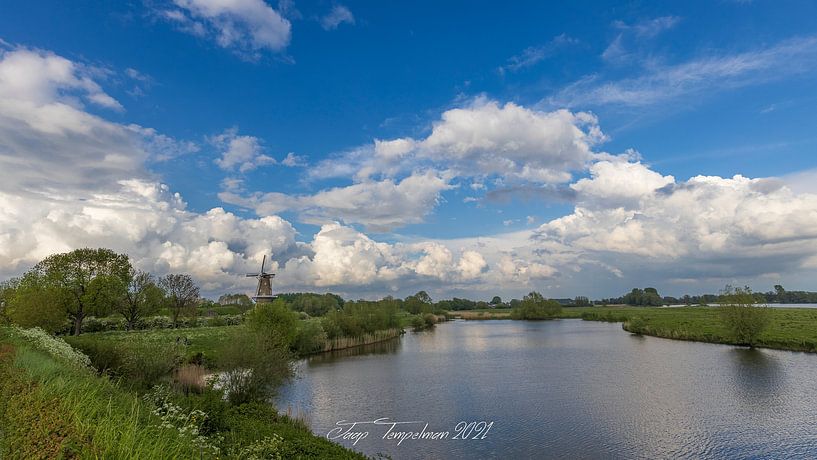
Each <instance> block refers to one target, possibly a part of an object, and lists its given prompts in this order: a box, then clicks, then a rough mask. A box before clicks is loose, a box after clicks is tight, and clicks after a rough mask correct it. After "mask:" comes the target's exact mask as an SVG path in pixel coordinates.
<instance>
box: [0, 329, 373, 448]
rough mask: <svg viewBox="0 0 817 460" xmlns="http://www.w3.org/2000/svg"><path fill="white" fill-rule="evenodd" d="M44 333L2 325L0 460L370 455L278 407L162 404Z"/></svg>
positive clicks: (214, 401) (207, 397)
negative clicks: (35, 337) (34, 336)
mask: <svg viewBox="0 0 817 460" xmlns="http://www.w3.org/2000/svg"><path fill="white" fill-rule="evenodd" d="M208 329H212V328H208ZM134 334H135V333H134ZM43 335H44V337H45V338H42V339H41V340H40V341H39V342H37V341H32V340H31V339H30V338H28V339H27V338H25V337H22V336H20V335H19V333H16V332H12V330H11V329H10V328H0V458H9V459H11V458H25V459H29V458H31V459H40V458H41V459H46V458H117V459H119V458H122V459H129V458H134V459H136V458H139V459H164V458H190V459H193V458H338V459H347V458H348V459H359V458H365V457H363V456H361V455H359V454H357V453H355V452H352V451H350V450H348V449H345V448H343V447H341V446H339V445H337V444H333V443H331V442H329V441H328V440H326V439H324V438H322V437H318V436H315V435H313V434H312V433H311V432H310V431H309V429H308V428H307V427H306V426H305V425H304V424H303V423H301V422H299V421H297V420H292V419H290V418H289V417H287V416H283V415H279V414H278V413H277V412H276V410H275V408H273V407H272V406H270V405H268V404H257V403H255V404H244V405H240V406H232V405H228V404H226V403H225V402H224V401H223V400H222V399H221V398H220V397H219V396H218V395H217V394H214V393H206V392H205V393H200V394H190V395H186V396H184V395H180V394H177V393H174V392H172V391H169V392H166V393H165V395H167V396H165V397H163V398H162V399H161V402H160V403H157V400H156V398H155V397H153V398H151V397H144V396H146V395H145V393H143V392H139V393H137V392H136V391H134V390H133V388H131V387H130V386H123V385H121V384H119V383H117V382H115V381H112V380H111V379H109V378H108V377H107V376H106V375H104V374H103V375H99V374H98V373H97V372H96V370H94V369H91V368H89V367H88V363H87V358H85V357H84V356H83V355H81V354H79V353H76V352H74V351H72V350H71V348H70V347H68V346H67V345H65V343H64V342H63V343H62V345H60V341H59V340H57V339H54V338H51V337H48V336H47V334H43ZM100 335H102V334H100ZM152 339H154V340H155V339H156V337H152ZM206 343H207V340H201V344H202V345H203V347H202V348H201V349H205V348H206V346H210V345H204V344H206ZM83 360H85V361H83ZM154 392H155V390H154V391H152V392H150V393H147V396H150V395H152V394H153V393H154ZM253 454H255V455H260V457H252V455H253Z"/></svg>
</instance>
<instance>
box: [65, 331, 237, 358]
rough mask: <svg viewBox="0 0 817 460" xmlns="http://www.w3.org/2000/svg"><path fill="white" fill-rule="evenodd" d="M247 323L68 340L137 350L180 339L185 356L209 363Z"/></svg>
mask: <svg viewBox="0 0 817 460" xmlns="http://www.w3.org/2000/svg"><path fill="white" fill-rule="evenodd" d="M244 328H245V326H244V325H240V326H216V327H197V328H185V329H149V330H143V331H109V332H96V333H90V334H82V335H80V336H75V337H66V338H65V339H66V341H67V342H68V343H70V344H71V345H73V346H75V347H79V348H81V349H82V348H84V347H85V345H86V344H88V343H89V342H98V343H103V344H105V343H107V344H112V345H117V346H120V347H124V349H125V351H127V350H128V349H129V348H130V349H132V350H134V352H138V351H139V350H141V349H144V348H145V347H146V346H155V347H160V346H173V345H174V344H176V343H177V339H179V338H183V339H186V341H184V343H186V345H185V348H186V353H185V354H186V356H187V357H188V358H189V357H192V356H194V355H196V354H199V353H201V355H202V356H203V357H204V358H205V360H206V361H208V362H214V361H216V360H217V359H218V353H219V350H221V349H222V348H223V346H224V345H225V344H226V343H227V342H229V340H230V338H231V337H232V336H233V334H240V333H241V332H242V331H243V329H244Z"/></svg>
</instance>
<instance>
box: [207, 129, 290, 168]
mask: <svg viewBox="0 0 817 460" xmlns="http://www.w3.org/2000/svg"><path fill="white" fill-rule="evenodd" d="M209 140H210V143H212V144H213V145H214V146H216V147H217V148H219V149H221V157H220V158H217V159H216V160H215V163H216V164H217V165H218V167H219V168H221V169H223V170H225V171H235V170H238V171H240V172H242V173H243V172H248V171H252V170H253V169H255V168H257V167H259V166H265V165H273V164H275V163H276V161H275V159H274V158H272V157H270V156H268V155H265V154H264V153H262V152H263V149H262V147H261V141H260V139H258V138H257V137H254V136H240V135H238V129H237V128H231V129H228V130H226V131H224V133H222V134H219V135H218V136H213V137H211V138H210V139H209Z"/></svg>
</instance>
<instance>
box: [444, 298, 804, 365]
mask: <svg viewBox="0 0 817 460" xmlns="http://www.w3.org/2000/svg"><path fill="white" fill-rule="evenodd" d="M451 315H452V316H454V317H459V318H462V319H510V311H509V310H469V311H459V312H451ZM770 316H771V322H770V324H769V326H768V327H767V328H766V330H765V331H764V332H763V333H762V334H761V335H760V337H759V338H758V340H757V344H756V346H758V347H762V348H773V349H779V350H791V351H805V352H812V353H814V352H817V309H809V308H771V309H770ZM559 317H560V318H581V319H584V320H587V321H607V322H620V323H623V325H622V326H623V328H624V330H626V331H630V332H634V333H640V334H644V335H651V336H655V337H662V338H667V339H676V340H691V341H697V342H709V343H722V344H729V345H736V342H735V340H734V338H733V337H732V335H731V334H730V333H729V331H728V330H727V328H726V327H725V326H724V324H723V322H722V321H721V317H720V314H719V310H718V307H680V308H655V307H623V306H613V307H566V308H563V309H562V312H561V314H560V315H559ZM635 318H639V319H637V320H635Z"/></svg>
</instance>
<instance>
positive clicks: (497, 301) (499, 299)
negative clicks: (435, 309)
mask: <svg viewBox="0 0 817 460" xmlns="http://www.w3.org/2000/svg"><path fill="white" fill-rule="evenodd" d="M491 305H493V306H497V305H502V297H499V296H498V295H495V296H494V298H493V299H491Z"/></svg>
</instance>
